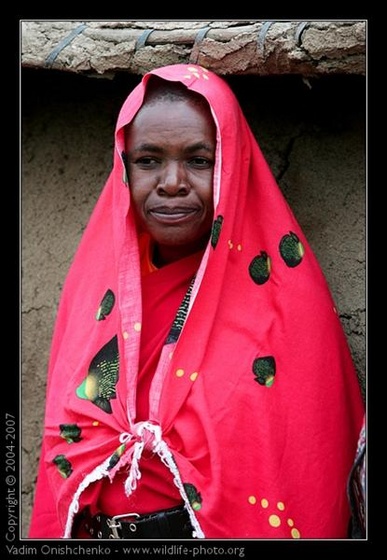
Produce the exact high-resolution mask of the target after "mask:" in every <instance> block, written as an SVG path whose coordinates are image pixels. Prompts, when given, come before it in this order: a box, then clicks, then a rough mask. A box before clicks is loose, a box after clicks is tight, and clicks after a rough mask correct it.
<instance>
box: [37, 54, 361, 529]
mask: <svg viewBox="0 0 387 560" xmlns="http://www.w3.org/2000/svg"><path fill="white" fill-rule="evenodd" d="M152 74H154V75H158V76H160V77H161V78H164V79H165V80H171V81H179V82H182V83H183V84H184V85H185V86H187V88H189V89H192V90H194V91H196V92H198V93H200V94H202V95H203V96H204V97H205V98H206V99H207V101H208V103H209V105H210V108H211V111H212V115H213V118H214V120H215V123H216V128H217V150H216V163H215V170H214V188H213V190H214V208H215V215H214V223H213V229H212V235H211V240H210V242H209V243H208V246H207V248H206V251H205V253H204V256H203V258H202V260H201V262H200V266H199V269H198V272H197V275H196V279H195V283H194V285H193V287H192V291H191V295H190V299H189V304H188V312H187V314H186V318H185V322H184V326H183V328H182V330H181V332H180V336H179V337H178V339H177V341H176V340H172V341H169V343H168V344H165V346H164V348H163V351H162V353H161V358H160V361H159V365H158V368H157V371H156V372H155V374H154V378H153V382H152V385H151V389H150V395H149V419H148V420H147V421H145V422H137V423H136V385H137V375H138V361H139V351H140V337H141V323H142V303H141V277H140V260H139V245H138V234H137V231H136V224H135V220H134V216H133V212H132V207H131V201H130V187H129V186H128V184H127V178H126V174H125V169H124V165H123V160H122V153H123V152H124V150H125V145H124V127H125V126H126V125H127V124H128V123H130V122H131V120H132V119H133V117H134V115H135V114H136V112H137V111H138V109H139V108H140V107H141V104H142V101H143V96H144V92H145V90H146V87H147V83H148V80H149V77H150V76H151V75H152ZM47 391H48V392H47V407H46V417H45V429H44V450H45V451H44V458H43V461H44V468H45V469H46V471H47V476H48V479H49V481H50V486H51V492H52V495H53V496H54V507H55V509H56V512H57V518H58V524H59V526H60V527H61V528H62V529H61V531H62V535H60V536H64V537H70V535H71V528H72V525H73V522H74V518H75V515H76V513H77V511H78V509H79V507H80V506H81V505H82V504H83V502H82V499H83V496H84V493H85V492H84V491H85V490H86V489H90V487H91V486H92V485H93V484H94V483H95V482H96V481H97V480H100V479H102V478H103V477H110V478H111V479H113V478H114V477H115V475H116V473H117V472H122V470H123V469H126V473H127V475H126V476H125V485H124V487H123V488H122V491H123V492H124V491H125V492H126V494H127V495H131V494H133V493H135V492H136V487H137V483H138V479H139V477H140V476H141V465H142V459H143V450H144V447H145V446H147V447H149V446H150V447H152V449H153V451H154V452H155V454H157V455H158V456H159V458H160V460H161V461H162V462H163V463H164V465H165V467H166V468H167V469H169V471H170V472H171V473H172V475H173V477H174V482H175V484H176V486H177V488H178V490H179V492H180V494H181V497H182V500H183V501H184V503H185V504H186V507H187V509H188V511H189V514H190V517H191V521H192V524H193V527H194V533H193V536H194V537H198V538H221V539H222V538H270V539H276V538H288V539H292V538H342V537H346V535H347V528H348V522H349V507H348V500H347V496H346V483H347V478H348V475H349V472H350V469H351V466H352V463H353V460H354V456H355V452H356V444H357V437H358V434H359V430H360V428H361V425H362V419H363V414H364V407H363V401H362V397H361V393H360V389H359V383H358V380H357V377H356V373H355V370H354V366H353V363H352V360H351V357H350V353H349V350H348V346H347V342H346V340H345V336H344V333H343V330H342V326H341V324H340V320H339V318H338V315H337V311H336V308H335V305H334V302H333V301H332V298H331V295H330V293H329V290H328V287H327V283H326V280H325V278H324V276H323V274H322V272H321V270H320V267H319V265H318V263H317V261H316V258H315V256H314V254H313V252H312V250H311V248H310V246H309V245H308V243H307V241H306V239H305V237H304V235H303V233H302V231H301V229H300V227H299V225H298V223H297V221H296V220H295V218H294V216H293V213H292V211H291V210H290V209H289V207H288V205H287V203H286V201H285V199H284V197H283V195H282V194H281V191H280V190H279V188H278V186H277V184H276V182H275V180H274V178H273V176H272V173H271V171H270V169H269V167H268V165H267V163H266V161H265V159H264V157H263V155H262V153H261V151H260V149H259V147H258V145H257V142H256V140H255V138H254V136H253V134H252V132H251V130H250V128H249V126H248V124H247V122H246V120H245V118H244V116H243V114H242V111H241V109H240V106H239V104H238V102H237V100H236V98H235V97H234V94H233V93H232V91H231V90H230V88H229V87H228V86H227V85H226V83H225V81H223V80H222V79H221V78H220V77H218V76H216V75H215V74H213V73H211V72H209V71H207V70H206V69H205V68H202V67H200V66H197V65H185V64H180V65H172V66H167V67H164V68H160V69H156V70H154V71H152V72H149V73H148V74H146V75H145V76H144V77H143V79H142V81H141V83H140V84H139V85H138V86H137V87H136V88H135V89H134V90H133V91H132V93H131V94H130V95H129V97H128V98H127V100H126V101H125V103H124V104H123V107H122V109H121V112H120V114H119V117H118V122H117V126H116V132H115V150H114V165H113V169H112V172H111V174H110V176H109V178H108V180H107V183H106V186H105V188H104V190H103V192H102V194H101V196H100V199H99V201H98V203H97V205H96V207H95V210H94V212H93V214H92V216H91V219H90V221H89V224H88V226H87V228H86V231H85V233H84V235H83V238H82V241H81V243H80V246H79V248H78V251H77V253H76V255H75V258H74V261H73V263H72V266H71V268H70V271H69V274H68V277H67V279H66V282H65V285H64V289H63V295H62V299H61V303H60V306H59V310H58V316H57V322H56V328H55V332H54V337H53V342H52V351H51V359H50V364H49V376H48V388H47ZM44 499H45V498H44V496H42V495H39V493H38V494H37V497H36V500H37V502H39V501H41V500H43V501H44ZM123 513H125V512H123ZM58 536H59V535H58Z"/></svg>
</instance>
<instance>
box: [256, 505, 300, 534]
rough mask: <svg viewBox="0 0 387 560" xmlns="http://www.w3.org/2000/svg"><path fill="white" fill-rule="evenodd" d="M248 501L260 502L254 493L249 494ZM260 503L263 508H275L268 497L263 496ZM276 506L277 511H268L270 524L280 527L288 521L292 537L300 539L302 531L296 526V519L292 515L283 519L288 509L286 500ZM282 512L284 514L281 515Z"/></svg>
mask: <svg viewBox="0 0 387 560" xmlns="http://www.w3.org/2000/svg"><path fill="white" fill-rule="evenodd" d="M247 501H248V503H249V504H251V505H252V506H255V505H256V504H257V502H258V500H257V498H256V496H254V495H251V496H249V497H248V498H247ZM260 505H261V508H262V509H265V510H268V509H273V506H272V508H269V506H270V503H269V500H268V499H267V498H261V501H260ZM274 507H275V510H276V512H275V513H273V511H271V512H269V511H268V514H269V515H268V517H267V522H268V524H269V525H270V526H271V527H274V528H278V527H281V526H282V524H283V522H284V521H286V524H287V526H288V527H289V529H290V536H291V538H292V539H300V538H301V534H300V531H299V530H298V529H297V528H296V527H295V526H294V520H293V519H292V518H291V517H288V518H286V519H283V512H284V511H285V509H286V508H285V504H284V502H277V503H276V505H275V506H274ZM280 514H282V515H280Z"/></svg>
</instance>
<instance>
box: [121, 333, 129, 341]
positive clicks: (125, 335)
mask: <svg viewBox="0 0 387 560" xmlns="http://www.w3.org/2000/svg"><path fill="white" fill-rule="evenodd" d="M122 336H123V338H124V339H125V340H127V339H128V338H129V333H128V332H126V331H124V332H123V333H122Z"/></svg>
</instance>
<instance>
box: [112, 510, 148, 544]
mask: <svg viewBox="0 0 387 560" xmlns="http://www.w3.org/2000/svg"><path fill="white" fill-rule="evenodd" d="M126 517H135V518H136V519H137V518H139V517H140V515H139V514H138V513H122V514H120V515H114V516H113V517H112V518H111V519H108V520H107V525H108V527H109V529H110V530H111V532H112V534H111V535H109V538H110V539H120V538H121V537H120V535H119V534H118V529H122V525H121V521H120V519H124V518H126ZM129 529H130V530H131V531H132V533H135V532H136V530H137V526H136V524H135V523H129Z"/></svg>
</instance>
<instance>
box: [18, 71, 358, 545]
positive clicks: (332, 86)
mask: <svg viewBox="0 0 387 560" xmlns="http://www.w3.org/2000/svg"><path fill="white" fill-rule="evenodd" d="M227 79H228V81H229V82H230V84H231V86H232V87H233V88H234V91H235V92H236V94H237V96H238V97H239V99H240V102H241V104H242V107H243V109H244V112H245V114H246V116H247V118H248V120H249V122H250V124H251V127H252V130H253V132H254V134H255V136H256V138H257V140H258V142H259V144H260V146H261V148H262V150H263V152H264V154H265V156H266V159H267V160H268V163H269V165H270V167H271V168H272V170H273V172H274V174H275V176H276V178H277V180H278V182H279V185H280V187H281V189H282V191H283V193H284V195H285V196H286V198H287V200H288V201H289V203H290V205H291V207H292V209H293V211H294V213H295V215H296V217H297V219H298V220H299V222H300V224H301V226H302V228H303V230H304V232H305V234H306V236H307V238H308V240H309V242H310V244H311V246H312V248H313V250H314V251H315V253H316V255H317V258H318V259H319V262H320V264H321V266H322V268H323V270H324V272H325V275H326V277H327V280H328V283H329V285H330V288H331V291H332V294H333V297H334V299H335V302H336V306H337V308H338V310H339V315H340V318H341V320H342V323H343V326H344V329H345V331H346V333H347V337H348V341H349V344H350V348H351V351H352V355H353V358H354V361H355V365H356V368H357V372H358V376H359V380H360V383H361V385H362V388H363V395H364V397H366V395H365V387H366V379H365V375H366V285H365V279H366V174H365V173H366V171H365V169H366V149H365V145H366V138H365V134H366V125H365V122H366V121H365V113H366V108H365V107H366V106H365V78H364V77H360V76H332V77H329V78H328V77H326V78H317V79H311V80H305V79H302V78H301V77H298V76H292V77H290V76H288V77H286V76H281V77H275V78H268V77H259V76H232V77H229V78H227ZM137 82H138V77H137V76H133V75H118V76H116V78H115V79H114V80H106V79H92V78H86V77H82V76H76V75H69V74H65V73H61V72H56V71H53V70H51V71H43V70H30V69H28V70H23V72H22V81H21V84H22V85H21V99H22V142H21V143H22V145H21V148H22V186H21V233H22V252H21V266H22V286H21V288H22V315H21V327H22V342H21V344H22V370H21V385H22V392H21V399H22V403H21V404H22V408H21V410H22V449H21V476H22V481H21V488H22V509H21V515H22V529H21V536H22V537H25V536H26V535H27V532H28V525H29V518H30V512H31V504H32V500H33V492H34V485H35V480H36V470H37V462H38V460H39V452H40V438H41V430H42V420H43V413H44V401H45V383H46V370H47V362H48V357H49V347H50V341H51V334H52V328H53V323H54V319H55V313H56V307H57V304H58V300H59V296H60V290H61V286H62V283H63V280H64V277H65V275H66V272H67V270H68V267H69V264H70V262H71V259H72V256H73V254H74V251H75V250H76V247H77V244H78V242H79V240H80V237H81V234H82V232H83V230H84V228H85V226H86V223H87V221H88V218H89V216H90V213H91V211H92V209H93V207H94V204H95V202H96V200H97V198H98V196H99V194H100V192H101V189H102V187H103V185H104V182H105V180H106V178H107V176H108V174H109V172H110V169H111V164H112V149H113V133H114V126H115V120H116V117H117V114H118V111H119V108H120V106H121V103H122V102H123V100H124V99H125V98H126V96H127V94H128V92H129V91H130V90H131V89H132V88H133V86H134V85H135V84H136V83H137ZM327 377H328V378H329V372H327Z"/></svg>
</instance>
